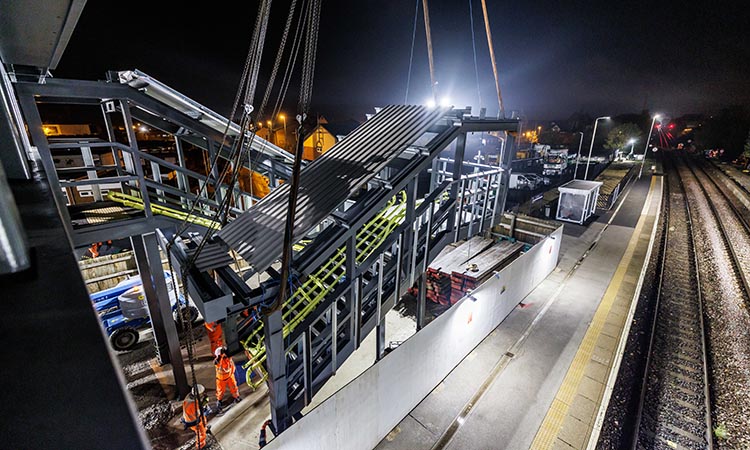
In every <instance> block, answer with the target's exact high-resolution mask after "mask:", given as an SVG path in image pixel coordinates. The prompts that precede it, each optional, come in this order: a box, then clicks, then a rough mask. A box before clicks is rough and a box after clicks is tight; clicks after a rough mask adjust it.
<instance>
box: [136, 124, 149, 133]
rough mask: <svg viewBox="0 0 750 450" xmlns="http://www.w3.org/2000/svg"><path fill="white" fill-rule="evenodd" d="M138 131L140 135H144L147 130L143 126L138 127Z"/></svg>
mask: <svg viewBox="0 0 750 450" xmlns="http://www.w3.org/2000/svg"><path fill="white" fill-rule="evenodd" d="M138 131H140V132H141V133H145V132H147V131H148V128H146V127H144V126H143V125H141V126H140V127H138Z"/></svg>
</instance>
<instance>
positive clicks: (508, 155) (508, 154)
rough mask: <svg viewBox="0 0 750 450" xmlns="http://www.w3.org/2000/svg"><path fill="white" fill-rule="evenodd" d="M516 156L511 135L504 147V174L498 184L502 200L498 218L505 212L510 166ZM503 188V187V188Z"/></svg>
mask: <svg viewBox="0 0 750 450" xmlns="http://www.w3.org/2000/svg"><path fill="white" fill-rule="evenodd" d="M514 154H515V139H514V138H513V135H511V134H510V133H509V134H508V137H507V142H506V145H505V146H504V147H503V159H502V161H503V162H502V169H503V173H502V174H500V181H501V182H500V183H498V193H499V194H500V200H499V204H498V206H499V207H500V208H499V210H498V211H497V216H500V215H501V214H502V213H503V212H504V211H505V201H506V199H507V198H508V188H509V187H510V165H511V162H512V160H513V155H514ZM501 186H502V187H501Z"/></svg>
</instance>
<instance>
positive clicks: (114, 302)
mask: <svg viewBox="0 0 750 450" xmlns="http://www.w3.org/2000/svg"><path fill="white" fill-rule="evenodd" d="M164 278H165V280H166V282H167V286H168V288H169V300H170V303H171V305H172V313H173V316H174V319H175V322H177V325H178V327H179V326H180V320H179V316H178V309H177V298H179V301H180V305H183V306H184V305H186V304H187V303H186V301H185V298H184V297H183V296H182V294H180V295H175V290H174V287H173V284H172V276H171V274H170V273H169V272H164ZM91 302H92V303H93V306H94V310H95V311H96V312H97V313H98V314H99V318H100V320H101V321H102V325H103V326H104V330H105V331H106V332H107V336H109V342H110V344H111V345H112V348H113V349H115V350H118V351H126V350H130V349H132V348H133V347H134V346H135V345H136V344H137V343H138V341H139V339H140V333H139V330H140V329H141V328H144V327H146V326H149V325H150V324H151V318H150V317H149V313H148V305H147V304H146V296H145V294H144V293H143V284H142V283H141V279H140V277H138V276H135V277H130V278H128V279H126V280H123V281H121V282H120V283H118V284H117V286H114V287H111V288H109V289H105V290H103V291H99V292H96V293H94V294H91ZM183 311H185V312H184V313H183V314H184V318H185V320H190V321H191V322H195V321H196V320H197V319H198V310H197V308H195V307H194V306H188V307H187V308H186V309H184V310H183Z"/></svg>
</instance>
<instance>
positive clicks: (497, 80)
mask: <svg viewBox="0 0 750 450" xmlns="http://www.w3.org/2000/svg"><path fill="white" fill-rule="evenodd" d="M424 1H427V0H424ZM482 13H483V14H484V28H485V31H486V32H487V46H488V47H489V48H490V60H491V61H492V74H493V75H494V76H495V90H496V91H497V104H498V107H499V109H498V112H497V117H498V118H503V117H505V109H504V107H503V96H502V93H501V92H500V77H499V76H498V74H497V61H496V60H495V47H494V45H492V32H491V31H490V17H489V14H488V13H487V1H486V0H482Z"/></svg>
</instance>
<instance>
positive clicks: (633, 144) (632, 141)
mask: <svg viewBox="0 0 750 450" xmlns="http://www.w3.org/2000/svg"><path fill="white" fill-rule="evenodd" d="M628 144H630V153H628V156H630V155H632V154H633V147H634V146H635V139H631V140H629V141H628Z"/></svg>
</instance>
